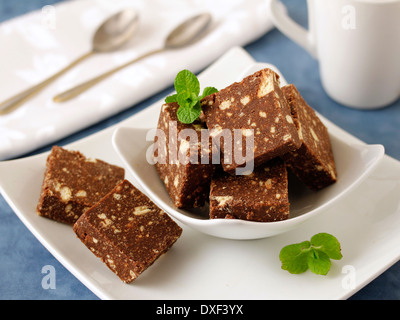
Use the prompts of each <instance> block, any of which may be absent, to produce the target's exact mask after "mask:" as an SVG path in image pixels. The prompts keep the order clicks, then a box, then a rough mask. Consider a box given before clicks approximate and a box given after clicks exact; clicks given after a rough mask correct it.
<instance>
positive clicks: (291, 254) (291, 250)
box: [279, 241, 311, 274]
mask: <svg viewBox="0 0 400 320" xmlns="http://www.w3.org/2000/svg"><path fill="white" fill-rule="evenodd" d="M310 246H311V243H310V242H309V241H304V242H301V243H297V244H291V245H288V246H286V247H284V248H283V249H282V250H281V252H280V254H279V259H280V260H281V262H282V269H283V270H287V271H289V272H290V273H293V274H299V273H303V272H305V271H307V269H308V262H307V259H308V253H309V249H310Z"/></svg>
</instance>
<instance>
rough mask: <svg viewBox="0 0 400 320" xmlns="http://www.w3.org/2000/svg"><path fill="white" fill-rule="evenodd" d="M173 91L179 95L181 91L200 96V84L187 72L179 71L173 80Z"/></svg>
mask: <svg viewBox="0 0 400 320" xmlns="http://www.w3.org/2000/svg"><path fill="white" fill-rule="evenodd" d="M174 85H175V90H176V92H177V93H178V94H179V92H181V91H187V92H189V93H194V94H195V95H196V97H197V96H198V95H199V94H200V83H199V80H198V79H197V77H196V76H195V75H194V74H193V73H192V72H190V71H189V70H182V71H180V72H179V73H178V74H177V75H176V78H175V84H174Z"/></svg>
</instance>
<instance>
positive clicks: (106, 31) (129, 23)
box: [92, 9, 139, 52]
mask: <svg viewBox="0 0 400 320" xmlns="http://www.w3.org/2000/svg"><path fill="white" fill-rule="evenodd" d="M138 26H139V14H138V12H137V11H136V10H134V9H125V10H123V11H119V12H117V13H116V14H114V15H112V16H111V17H110V18H108V19H107V20H106V21H105V22H104V23H103V24H102V25H101V26H100V27H99V28H98V29H97V31H96V32H95V33H94V36H93V40H92V50H93V51H94V52H110V51H114V50H116V49H118V48H120V47H121V46H122V45H124V44H125V43H126V42H127V41H128V40H130V39H131V38H132V36H133V35H134V34H135V33H136V31H137V29H138Z"/></svg>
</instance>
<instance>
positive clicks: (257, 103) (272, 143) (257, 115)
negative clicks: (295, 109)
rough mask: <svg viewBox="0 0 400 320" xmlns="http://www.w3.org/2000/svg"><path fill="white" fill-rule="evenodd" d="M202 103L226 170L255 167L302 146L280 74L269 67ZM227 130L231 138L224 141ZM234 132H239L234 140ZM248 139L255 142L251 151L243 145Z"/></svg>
mask: <svg viewBox="0 0 400 320" xmlns="http://www.w3.org/2000/svg"><path fill="white" fill-rule="evenodd" d="M201 105H202V109H203V112H204V115H205V121H206V124H207V127H208V129H209V130H210V132H211V133H210V134H211V136H212V137H213V139H214V142H215V144H216V145H217V146H218V147H219V149H220V150H221V152H222V154H223V155H224V157H223V161H222V166H223V168H224V170H225V171H227V172H229V173H234V172H236V173H237V171H236V169H237V168H240V167H243V166H245V165H246V164H247V163H249V162H250V161H254V166H255V167H256V166H258V165H260V164H262V163H264V162H266V161H268V160H271V159H273V158H275V157H278V156H281V155H283V154H285V153H287V152H290V151H293V150H296V149H297V148H299V147H300V145H301V142H300V139H299V136H298V133H297V129H296V126H295V124H294V122H293V119H292V116H291V113H290V107H289V105H288V103H287V101H286V99H285V97H284V95H283V93H282V90H281V88H280V82H279V75H277V74H276V73H275V72H274V71H272V70H271V69H263V70H260V71H257V72H256V73H254V74H253V75H250V76H248V77H246V78H244V79H243V80H242V81H241V82H240V83H237V82H235V83H233V84H232V85H230V86H228V87H227V88H225V89H222V90H220V91H219V92H217V93H214V94H212V95H210V96H208V97H205V98H204V99H203V100H202V102H201ZM226 130H228V132H227V131H226ZM229 132H230V134H231V137H233V138H232V139H231V142H230V143H229V139H227V140H228V143H226V141H225V138H223V139H221V136H222V137H225V136H226V134H227V133H229ZM235 132H236V135H238V134H241V136H240V137H239V138H237V139H236V140H235V138H234V137H235ZM228 136H229V135H228ZM247 138H249V139H253V141H254V145H253V147H252V148H250V149H252V150H249V148H248V145H247V144H246V140H247ZM222 140H224V141H223V142H222ZM233 141H234V142H233ZM249 141H251V140H249ZM240 146H242V148H241V147H240ZM245 150H246V152H245ZM247 150H249V151H250V152H247ZM245 153H246V155H244V154H245ZM237 155H238V156H237ZM225 156H228V160H226V159H225ZM238 159H239V160H240V161H238Z"/></svg>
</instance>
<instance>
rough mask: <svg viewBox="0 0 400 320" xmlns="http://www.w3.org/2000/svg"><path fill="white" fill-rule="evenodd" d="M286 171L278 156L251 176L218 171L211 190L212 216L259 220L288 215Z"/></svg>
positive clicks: (281, 218) (216, 217)
mask: <svg viewBox="0 0 400 320" xmlns="http://www.w3.org/2000/svg"><path fill="white" fill-rule="evenodd" d="M289 209H290V204H289V197H288V180H287V171H286V166H285V164H284V162H283V161H282V160H281V159H279V158H275V159H273V160H271V161H269V162H267V163H266V164H263V165H261V166H259V167H257V168H256V169H255V170H254V171H253V172H252V173H251V174H249V175H237V176H234V175H230V174H228V173H226V172H224V171H223V170H221V171H220V172H216V174H215V176H214V178H213V180H212V182H211V191H210V218H211V219H242V220H250V221H258V222H273V221H281V220H286V219H288V218H289Z"/></svg>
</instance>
